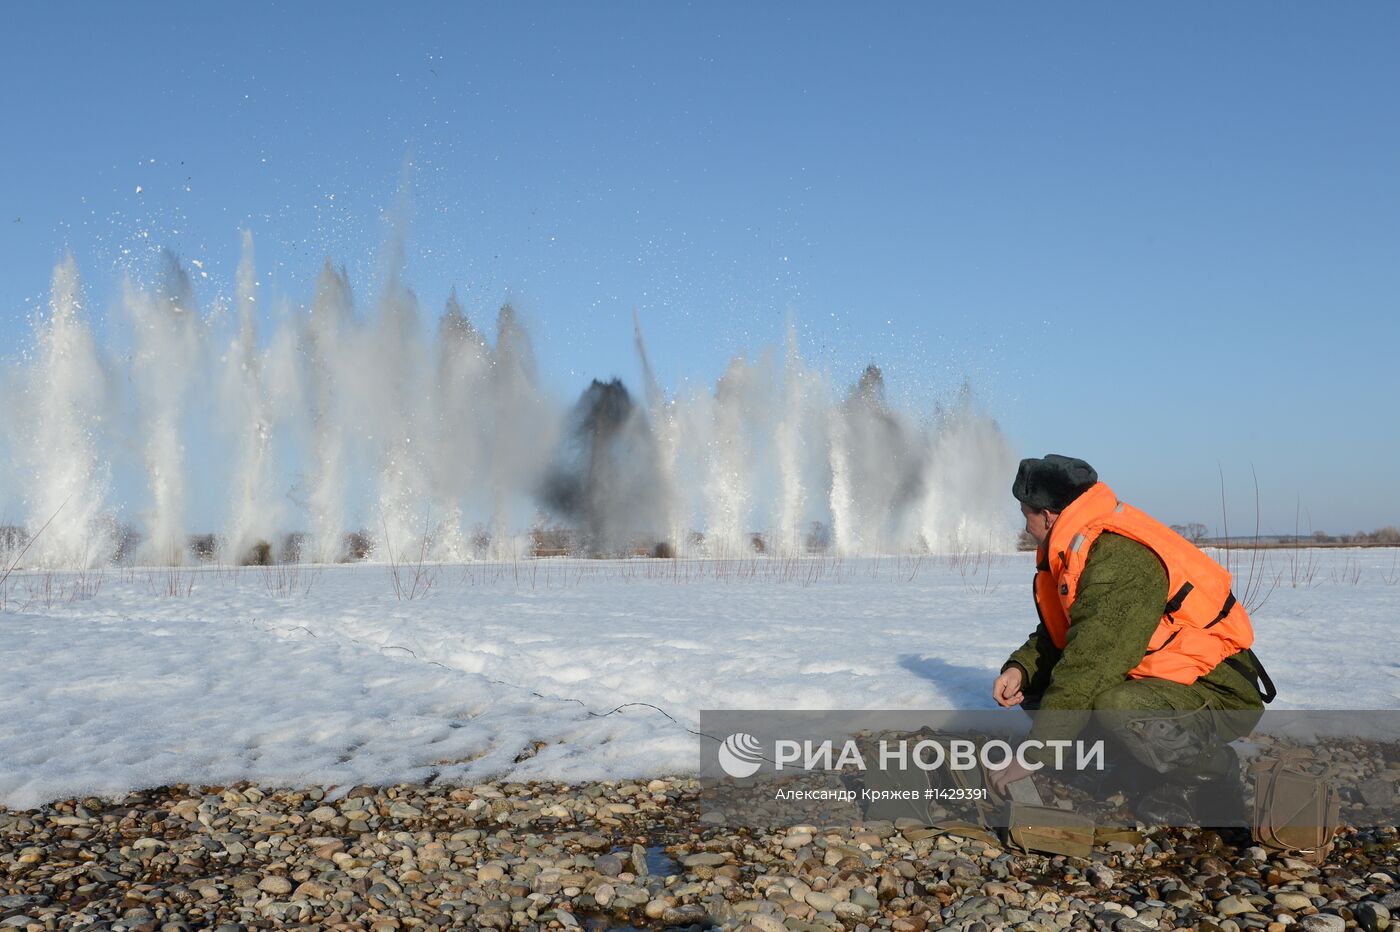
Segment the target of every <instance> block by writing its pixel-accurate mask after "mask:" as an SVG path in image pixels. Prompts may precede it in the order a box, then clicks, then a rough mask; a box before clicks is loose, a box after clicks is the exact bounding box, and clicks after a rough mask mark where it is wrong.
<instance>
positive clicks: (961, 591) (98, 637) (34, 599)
mask: <svg viewBox="0 0 1400 932" xmlns="http://www.w3.org/2000/svg"><path fill="white" fill-rule="evenodd" d="M1259 553H1260V554H1261V555H1262V556H1263V558H1264V559H1265V561H1266V563H1265V566H1264V568H1262V569H1259V568H1256V570H1255V578H1256V585H1258V584H1259V583H1258V581H1259V580H1263V582H1262V588H1261V591H1259V592H1258V593H1257V594H1256V595H1255V601H1257V600H1258V598H1259V597H1262V596H1263V595H1265V594H1267V596H1268V598H1267V601H1266V603H1265V604H1264V606H1263V609H1262V610H1261V611H1258V612H1257V613H1256V614H1255V625H1256V632H1257V637H1258V641H1257V643H1256V652H1257V653H1258V654H1259V656H1260V657H1261V659H1262V660H1263V661H1264V662H1265V664H1266V665H1267V666H1268V668H1269V670H1270V672H1271V673H1272V675H1273V678H1274V680H1275V682H1276V683H1277V684H1278V687H1279V691H1280V698H1279V700H1278V702H1277V703H1275V706H1274V707H1275V708H1335V709H1360V708H1372V709H1394V708H1400V652H1398V651H1397V650H1396V647H1395V643H1396V642H1395V636H1396V635H1395V625H1396V623H1397V621H1400V563H1397V555H1398V554H1400V551H1396V550H1387V549H1373V550H1319V551H1304V552H1301V553H1298V552H1289V551H1273V552H1259ZM1250 558H1251V554H1250V553H1249V552H1236V553H1235V554H1234V559H1235V561H1236V562H1237V566H1236V570H1237V580H1236V591H1237V593H1239V594H1241V595H1244V594H1245V591H1246V589H1247V588H1249V586H1248V576H1249V563H1250ZM1256 559H1257V557H1256ZM399 572H400V574H401V583H402V588H403V589H404V590H405V591H407V590H409V589H410V588H411V587H412V585H413V576H414V571H413V569H411V568H409V569H402V568H401V569H400V571H399ZM426 572H427V573H428V575H429V576H430V577H431V580H430V581H431V582H432V585H431V587H430V588H428V589H427V591H426V594H422V593H415V595H416V596H417V597H415V598H412V599H400V598H399V597H398V596H397V595H396V593H395V586H394V582H393V579H392V576H391V570H390V568H388V567H385V566H382V565H354V566H326V567H291V568H287V567H274V568H269V569H261V568H245V569H235V570H231V569H218V568H198V569H185V570H168V569H150V570H146V569H135V570H132V569H113V570H107V571H105V572H99V573H89V574H66V573H57V574H50V573H17V574H15V575H14V576H12V577H11V578H10V580H9V581H8V583H7V584H6V585H5V587H4V591H3V597H4V605H3V608H2V609H0V646H2V647H0V650H2V652H0V664H3V675H0V803H3V804H4V805H7V806H10V807H20V808H23V807H31V806H34V805H37V804H39V803H42V802H45V801H48V800H51V799H54V798H59V797H64V796H71V795H77V794H99V795H100V794H116V793H120V792H124V791H126V790H129V789H133V788H138V787H143V786H153V785H160V784H166V783H175V782H189V783H193V782H202V783H224V782H229V781H233V780H237V779H248V780H254V781H259V782H262V783H264V784H276V785H287V784H298V783H308V782H315V783H329V784H337V785H342V786H347V785H350V784H354V783H359V782H387V781H400V780H423V779H426V778H428V777H429V776H430V775H432V774H434V773H437V774H439V779H444V780H452V781H459V780H475V779H483V778H487V777H501V776H513V777H516V778H521V779H529V778H537V779H562V780H575V779H580V780H581V779H596V778H605V777H621V776H643V775H647V774H661V773H676V772H693V771H695V769H696V768H697V766H698V761H699V744H698V739H697V738H696V737H695V736H694V735H692V734H691V733H689V732H688V731H687V730H686V729H687V728H688V727H689V728H693V727H694V726H695V724H696V722H697V720H698V713H699V710H700V709H706V708H709V709H714V708H755V709H758V708H793V709H799V708H801V709H824V708H825V709H840V708H853V709H872V708H916V709H917V708H923V709H946V708H955V709H957V708H985V707H990V706H991V705H992V703H991V699H990V695H989V690H990V685H991V681H992V679H993V677H994V676H995V673H996V671H997V670H998V669H999V668H1000V666H1001V663H1002V662H1003V660H1004V659H1005V658H1006V655H1007V654H1008V653H1009V652H1010V651H1011V650H1012V649H1013V648H1015V647H1016V646H1017V645H1019V644H1020V643H1021V641H1022V640H1023V639H1024V638H1025V636H1026V635H1027V634H1028V633H1029V632H1030V631H1031V629H1032V628H1033V627H1034V621H1035V613H1034V609H1033V608H1032V607H1031V605H1030V601H1029V599H1030V579H1031V572H1032V565H1031V557H1030V555H1028V554H1014V555H1002V556H994V557H988V556H981V557H978V556H970V557H966V558H963V559H952V558H949V557H925V558H922V559H917V558H909V557H904V558H894V557H888V558H882V559H861V560H836V559H832V558H810V559H806V560H799V561H785V560H777V559H757V560H753V561H746V562H737V563H713V562H680V563H672V562H667V561H645V560H638V561H572V560H537V561H525V562H521V563H518V564H503V565H501V564H471V565H467V566H462V565H453V566H440V567H429V568H427V570H426ZM423 581H429V580H423ZM627 703H648V704H650V705H652V706H655V707H656V708H650V707H648V706H645V705H631V706H628V705H626V704H627ZM619 706H624V708H622V709H620V710H619V711H617V712H615V713H614V714H611V715H608V714H605V713H608V712H610V711H611V710H614V709H616V708H617V707H619ZM541 742H542V743H543V744H542V746H540V747H539V748H538V751H537V752H536V753H533V755H532V754H531V752H532V751H533V750H534V748H535V746H536V745H537V744H539V743H541ZM522 752H524V753H523V754H522ZM517 757H521V758H522V759H521V760H519V761H517Z"/></svg>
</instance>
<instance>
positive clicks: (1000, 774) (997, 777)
mask: <svg viewBox="0 0 1400 932" xmlns="http://www.w3.org/2000/svg"><path fill="white" fill-rule="evenodd" d="M1017 672H1018V673H1019V672H1020V671H1017ZM1031 773H1032V771H1030V770H1027V769H1026V768H1025V767H1022V766H1021V765H1020V764H1019V763H1017V762H1016V761H1014V760H1013V761H1012V762H1011V763H1010V764H1008V765H1007V766H1006V767H1005V768H1003V769H1001V770H993V771H991V772H990V773H989V774H988V777H990V779H991V781H992V786H994V787H996V788H997V792H998V793H1000V794H1001V795H1002V796H1005V795H1006V788H1007V787H1008V786H1010V785H1011V784H1013V783H1015V782H1016V781H1017V780H1020V779H1022V778H1024V777H1029V776H1030V775H1031Z"/></svg>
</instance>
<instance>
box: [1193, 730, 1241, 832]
mask: <svg viewBox="0 0 1400 932" xmlns="http://www.w3.org/2000/svg"><path fill="white" fill-rule="evenodd" d="M1192 769H1193V770H1194V771H1195V772H1194V774H1193V775H1192V776H1191V777H1190V781H1191V783H1192V790H1191V806H1192V809H1193V810H1194V811H1195V813H1196V817H1197V818H1199V819H1200V822H1201V825H1202V826H1203V827H1207V828H1248V827H1249V817H1248V815H1247V814H1246V812H1245V806H1244V781H1243V779H1242V778H1241V776H1240V759H1239V757H1238V756H1237V755H1236V754H1235V749H1234V748H1232V747H1230V746H1229V745H1228V744H1222V745H1219V746H1217V747H1216V748H1214V749H1213V750H1212V751H1211V753H1210V754H1209V755H1208V756H1207V757H1206V758H1205V759H1203V760H1202V761H1201V762H1200V763H1199V764H1198V765H1197V766H1196V767H1194V768H1192Z"/></svg>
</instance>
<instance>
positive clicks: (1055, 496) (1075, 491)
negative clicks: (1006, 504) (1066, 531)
mask: <svg viewBox="0 0 1400 932" xmlns="http://www.w3.org/2000/svg"><path fill="white" fill-rule="evenodd" d="M1098 481H1099V474H1098V473H1096V472H1094V467H1092V466H1090V465H1089V464H1088V463H1086V462H1084V461H1083V460H1081V459H1075V458H1074V457H1073V456H1060V455H1059V454H1058V453H1047V454H1046V455H1045V458H1044V459H1035V458H1033V457H1032V458H1030V459H1024V460H1021V468H1020V469H1018V470H1016V481H1015V482H1013V483H1011V494H1012V495H1014V496H1016V500H1017V501H1019V502H1021V503H1022V504H1024V505H1025V506H1026V507H1027V508H1034V509H1035V510H1037V511H1039V510H1041V509H1048V510H1050V511H1064V510H1065V509H1066V508H1068V507H1069V503H1070V502H1072V501H1074V500H1075V499H1076V498H1078V497H1079V496H1080V495H1082V494H1083V493H1084V492H1086V491H1088V490H1089V489H1090V488H1092V487H1093V485H1094V483H1096V482H1098Z"/></svg>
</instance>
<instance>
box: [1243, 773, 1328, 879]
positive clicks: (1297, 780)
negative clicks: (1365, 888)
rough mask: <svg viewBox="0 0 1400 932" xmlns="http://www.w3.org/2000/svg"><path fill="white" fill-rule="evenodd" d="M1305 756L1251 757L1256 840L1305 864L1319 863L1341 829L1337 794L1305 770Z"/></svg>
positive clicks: (1325, 858)
mask: <svg viewBox="0 0 1400 932" xmlns="http://www.w3.org/2000/svg"><path fill="white" fill-rule="evenodd" d="M1306 760H1307V758H1305V757H1298V756H1294V757H1290V756H1282V757H1267V758H1262V759H1260V760H1258V761H1255V762H1254V764H1253V765H1252V766H1251V768H1250V770H1251V773H1252V775H1253V777H1254V814H1253V820H1252V829H1253V835H1254V840H1255V841H1257V842H1258V843H1259V844H1260V845H1262V846H1263V847H1265V848H1269V849H1271V850H1274V851H1280V852H1286V853H1288V854H1289V855H1290V856H1292V857H1296V858H1298V859H1299V860H1302V861H1307V862H1308V863H1309V864H1322V863H1323V862H1325V861H1326V860H1327V855H1328V854H1330V853H1331V851H1332V844H1333V839H1334V838H1335V836H1336V834H1337V832H1338V830H1339V829H1340V828H1341V799H1340V797H1339V796H1338V794H1337V789H1336V787H1334V786H1333V785H1332V784H1330V783H1328V782H1327V780H1326V779H1324V778H1323V777H1319V776H1315V775H1313V774H1311V773H1308V771H1307V770H1306V769H1305V766H1304V765H1305V762H1306Z"/></svg>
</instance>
